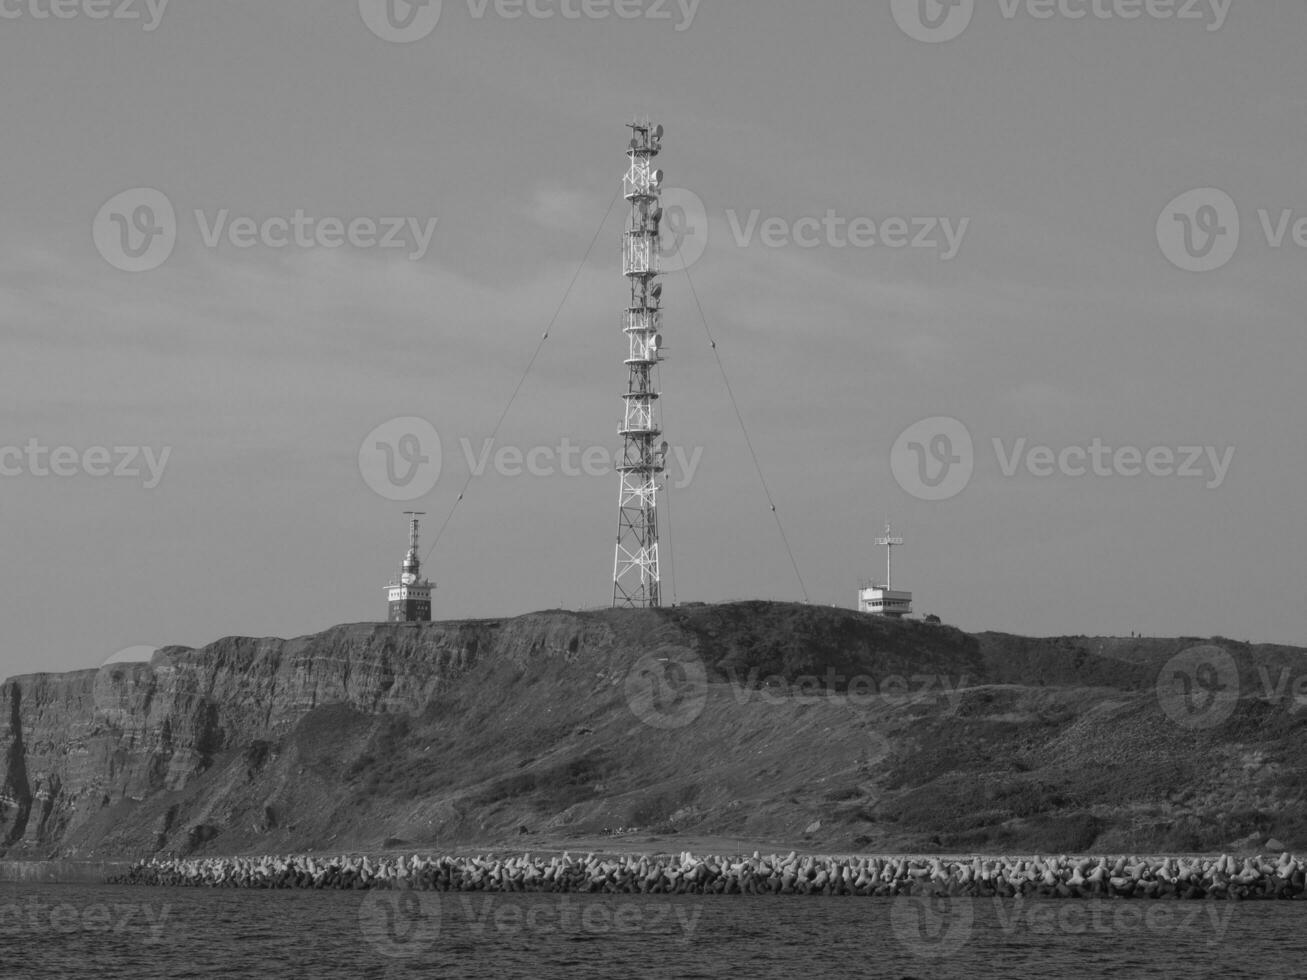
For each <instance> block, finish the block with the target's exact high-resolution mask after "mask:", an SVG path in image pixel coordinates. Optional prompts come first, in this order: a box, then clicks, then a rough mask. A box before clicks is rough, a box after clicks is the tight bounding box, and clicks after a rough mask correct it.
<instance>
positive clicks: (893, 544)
mask: <svg viewBox="0 0 1307 980" xmlns="http://www.w3.org/2000/svg"><path fill="white" fill-rule="evenodd" d="M876 544H878V545H880V546H881V547H882V548H884V549H885V589H886V590H887V591H888V590H889V589H892V588H893V587H894V586H893V585H892V584H891V580H890V575H889V573H890V556H891V555H892V554H894V549H895V548H898V547H900V546H902V544H903V539H902V538H896V537H894V531H893V529H892V528H891V527H890V523H889V521H886V522H885V536H884V537H883V538H877V539H876Z"/></svg>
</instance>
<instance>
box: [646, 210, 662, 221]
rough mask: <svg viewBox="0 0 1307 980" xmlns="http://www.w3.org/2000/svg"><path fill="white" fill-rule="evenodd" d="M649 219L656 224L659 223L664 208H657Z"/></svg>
mask: <svg viewBox="0 0 1307 980" xmlns="http://www.w3.org/2000/svg"><path fill="white" fill-rule="evenodd" d="M649 220H650V221H652V222H653V223H654V224H658V223H659V222H660V221H662V220H663V209H662V208H658V209H657V210H655V211H654V213H653V214H651V215H650V216H649Z"/></svg>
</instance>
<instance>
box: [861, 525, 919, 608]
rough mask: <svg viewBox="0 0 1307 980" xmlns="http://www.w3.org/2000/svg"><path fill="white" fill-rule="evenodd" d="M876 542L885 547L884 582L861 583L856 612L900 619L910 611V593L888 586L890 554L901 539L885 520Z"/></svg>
mask: <svg viewBox="0 0 1307 980" xmlns="http://www.w3.org/2000/svg"><path fill="white" fill-rule="evenodd" d="M876 544H878V545H881V546H882V547H884V549H885V584H884V585H876V584H875V583H874V582H863V583H862V587H861V588H859V589H858V612H865V613H872V614H874V615H877V616H893V617H894V618H895V619H901V618H902V617H904V616H907V615H909V614H910V613H911V612H912V593H911V592H904V591H901V590H900V591H895V590H894V589H892V588H890V581H891V579H890V556H891V555H893V553H894V549H895V548H897V547H899V546H900V545H902V544H903V539H902V538H896V537H894V532H893V531H892V530H891V528H890V525H889V522H888V521H886V522H885V536H884V537H883V538H877V539H876Z"/></svg>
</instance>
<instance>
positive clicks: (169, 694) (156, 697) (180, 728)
mask: <svg viewBox="0 0 1307 980" xmlns="http://www.w3.org/2000/svg"><path fill="white" fill-rule="evenodd" d="M499 630H500V624H499V623H496V622H476V623H438V624H375V625H374V624H361V625H355V626H341V627H337V628H335V629H332V630H328V631H327V632H325V633H321V634H318V635H316V636H311V637H301V638H299V639H293V640H278V639H248V638H229V639H224V640H220V641H218V642H216V643H213V644H211V645H209V646H207V647H204V648H202V649H199V650H190V649H186V648H182V647H171V648H165V649H163V650H160V651H159V652H158V653H157V654H156V655H155V657H154V659H153V661H152V662H151V663H149V664H110V665H107V666H104V667H101V668H99V669H98V670H83V671H77V672H74V673H68V674H38V675H31V676H24V677H15V678H12V679H10V680H8V681H5V682H4V684H3V685H0V719H2V721H0V853H4V852H5V851H6V850H9V849H13V848H20V849H23V850H30V851H34V852H41V851H42V850H53V849H56V848H57V845H58V843H59V842H60V840H61V839H62V838H63V837H65V835H66V834H67V833H68V832H69V831H70V830H72V829H74V828H76V827H77V826H78V824H79V823H81V822H84V821H85V820H87V819H89V818H90V817H91V816H92V815H93V814H94V813H96V812H97V811H99V810H100V809H101V808H103V807H106V806H109V805H110V804H112V803H114V802H116V801H120V800H122V799H124V798H131V799H136V800H140V799H144V798H145V797H147V796H150V795H151V794H157V793H161V792H168V791H177V790H183V789H185V787H186V784H187V781H188V780H189V779H191V778H193V777H194V776H195V775H196V774H198V773H201V772H203V771H204V770H205V769H206V767H208V766H209V764H210V763H211V761H212V759H213V757H214V756H215V755H216V754H217V753H220V752H222V751H224V750H225V749H228V748H230V747H232V746H234V745H248V744H250V743H253V742H256V741H257V740H259V739H263V738H266V739H275V738H276V737H277V736H278V734H279V733H281V732H284V731H285V730H287V729H288V728H289V727H291V726H292V725H294V724H295V722H296V721H298V719H299V718H300V717H302V716H303V715H304V714H305V713H307V712H308V711H310V710H312V709H313V708H315V707H317V706H319V705H324V704H345V705H348V706H349V707H351V708H353V709H355V710H358V711H362V712H367V713H387V712H413V711H419V710H421V708H422V707H423V706H424V705H425V704H426V703H427V702H428V701H429V700H430V698H431V697H432V696H433V695H434V694H435V693H436V692H437V691H438V690H440V689H441V687H442V686H443V685H446V684H447V683H448V682H449V681H450V680H451V679H452V678H454V677H456V676H458V675H460V674H461V673H463V672H464V671H466V670H467V669H468V668H469V667H470V666H471V665H472V664H473V663H474V662H475V660H476V658H477V656H478V653H479V652H480V651H482V650H484V649H486V648H488V647H489V646H491V645H493V644H494V643H495V642H496V638H497V634H498V632H499ZM161 829H163V830H164V832H165V833H166V831H167V830H168V829H170V828H161Z"/></svg>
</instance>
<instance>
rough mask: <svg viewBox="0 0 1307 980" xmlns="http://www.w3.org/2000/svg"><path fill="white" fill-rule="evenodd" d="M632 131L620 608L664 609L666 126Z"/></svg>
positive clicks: (617, 577) (625, 251) (625, 259)
mask: <svg viewBox="0 0 1307 980" xmlns="http://www.w3.org/2000/svg"><path fill="white" fill-rule="evenodd" d="M627 125H628V127H629V128H630V129H631V131H632V138H631V143H630V146H629V147H628V149H627V151H626V155H627V157H628V159H629V160H630V166H629V167H628V169H627V171H626V176H625V178H623V181H622V183H623V192H624V194H625V197H626V199H627V200H628V201H630V202H631V216H630V219H629V220H628V221H627V225H626V234H625V236H624V237H623V239H622V274H623V275H624V276H626V278H627V281H628V282H629V283H630V286H631V302H630V304H629V306H628V307H627V310H626V314H625V316H624V318H623V323H622V329H623V331H624V332H625V333H626V336H627V340H628V341H629V349H630V356H628V357H627V359H626V365H627V369H628V381H627V387H626V394H625V395H623V396H622V398H623V400H624V401H625V403H626V411H625V413H624V415H623V418H622V423H621V425H620V426H619V427H618V430H617V431H618V432H619V433H620V434H621V436H622V437H623V439H624V440H625V447H624V449H623V452H622V459H621V462H620V463H619V465H618V467H617V469H618V472H619V474H620V476H621V481H622V488H621V494H620V496H619V498H618V518H617V554H616V557H615V558H614V561H613V605H614V606H634V607H644V608H648V607H656V606H659V605H661V604H662V603H661V599H660V595H659V574H658V476H659V474H661V473H662V472H663V469H664V468H665V461H666V457H667V443H665V442H661V441H660V437H661V436H662V427H661V423H660V422H659V416H658V410H657V406H658V392H657V391H655V390H654V379H653V372H654V368H655V367H656V366H657V364H658V362H659V361H661V360H662V355H661V354H660V353H659V348H660V347H661V346H662V334H661V333H660V331H661V329H662V318H663V313H662V292H663V287H662V286H661V285H660V284H657V283H655V281H654V280H655V279H657V277H658V275H659V269H658V237H659V223H660V222H661V221H662V217H663V211H662V208H661V207H660V206H659V198H660V195H661V193H662V182H663V172H662V171H661V170H656V169H655V168H654V165H653V160H654V157H656V156H657V155H658V152H659V150H660V149H661V143H662V138H663V127H662V126H651V125H650V123H649V121H648V120H647V119H645V120H643V121H641V120H638V119H637V120H636V121H635V122H633V123H628V124H627Z"/></svg>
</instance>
